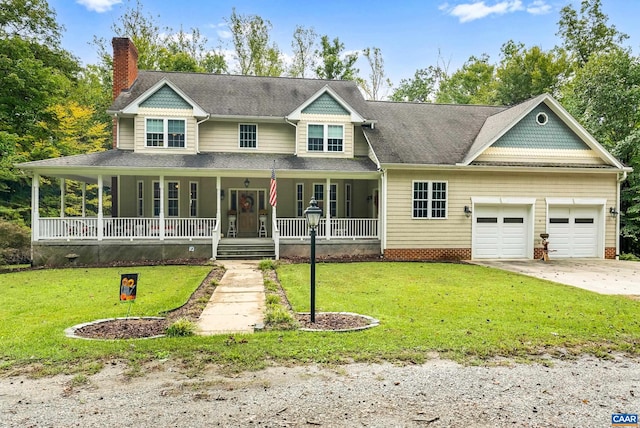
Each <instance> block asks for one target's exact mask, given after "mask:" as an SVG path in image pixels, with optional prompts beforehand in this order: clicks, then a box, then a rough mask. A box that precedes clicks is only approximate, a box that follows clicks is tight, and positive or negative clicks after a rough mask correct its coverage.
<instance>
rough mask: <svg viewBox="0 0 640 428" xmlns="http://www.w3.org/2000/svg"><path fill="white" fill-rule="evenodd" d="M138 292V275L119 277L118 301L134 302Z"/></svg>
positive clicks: (124, 274)
mask: <svg viewBox="0 0 640 428" xmlns="http://www.w3.org/2000/svg"><path fill="white" fill-rule="evenodd" d="M137 291H138V274H137V273H123V274H122V275H120V301H121V302H126V301H130V300H136V292H137Z"/></svg>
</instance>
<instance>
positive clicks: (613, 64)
mask: <svg viewBox="0 0 640 428" xmlns="http://www.w3.org/2000/svg"><path fill="white" fill-rule="evenodd" d="M563 94H564V96H563V103H564V105H565V107H566V108H567V110H569V112H570V113H571V114H572V115H573V116H574V117H576V119H577V120H578V121H579V122H580V123H581V124H582V125H583V126H584V127H585V128H586V129H587V130H588V131H589V132H590V133H591V134H592V135H593V136H594V137H595V138H596V139H597V140H598V141H599V142H601V143H602V144H603V145H604V146H605V147H606V148H607V149H609V150H610V151H612V152H613V154H614V155H616V156H617V157H618V159H620V160H621V161H622V162H623V163H625V164H626V165H629V166H631V167H632V168H634V172H633V173H631V174H630V175H629V177H628V179H627V181H625V182H624V183H623V185H622V192H621V211H622V215H621V217H620V222H621V233H622V237H623V240H622V247H623V249H624V250H625V251H628V252H634V253H636V254H640V241H639V240H638V239H639V237H640V112H639V111H638V109H637V108H636V106H638V105H639V104H640V61H639V59H638V58H637V57H634V56H633V55H631V52H630V51H629V50H628V49H622V48H612V49H610V50H607V51H604V52H601V53H598V54H592V55H591V56H590V57H589V61H588V62H587V63H586V64H585V65H584V66H583V67H582V68H581V69H579V70H577V72H576V75H575V77H574V79H573V80H572V82H571V84H570V85H567V86H566V87H565V88H564V91H563Z"/></svg>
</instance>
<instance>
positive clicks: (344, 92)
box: [109, 71, 368, 118]
mask: <svg viewBox="0 0 640 428" xmlns="http://www.w3.org/2000/svg"><path fill="white" fill-rule="evenodd" d="M162 79H167V80H168V81H170V82H171V83H172V84H174V85H175V86H177V87H178V88H180V90H181V91H182V92H184V93H185V95H187V96H188V97H190V98H191V99H192V100H193V101H194V102H196V103H197V104H198V105H199V106H200V107H201V108H202V109H204V110H205V111H206V112H207V113H209V114H211V115H212V116H245V117H247V116H249V117H251V116H252V117H285V116H286V115H288V114H290V113H291V112H293V111H294V110H295V109H297V108H298V107H300V105H301V104H303V103H304V102H305V101H307V100H308V99H309V98H310V97H311V96H312V95H314V94H315V93H316V92H318V91H319V90H320V89H322V88H323V87H324V86H326V85H328V86H329V87H331V89H332V90H334V91H335V92H336V93H337V94H338V95H339V96H340V97H341V98H342V99H343V100H344V101H345V102H346V103H348V104H349V105H350V106H351V107H352V108H353V109H355V110H356V111H357V112H358V113H359V114H360V115H361V116H363V117H365V118H367V117H368V106H367V103H366V102H365V100H364V98H363V97H362V94H361V93H360V90H359V89H358V86H357V84H356V83H355V82H353V81H346V80H319V79H296V78H286V77H261V76H236V75H227V74H206V73H177V72H164V71H140V72H139V73H138V78H137V79H136V81H135V82H134V84H133V86H132V87H131V90H130V91H126V92H122V93H121V94H120V95H119V96H118V98H116V100H115V101H114V103H113V104H112V105H111V107H110V108H109V111H120V110H122V109H124V108H125V107H126V106H127V105H129V104H130V103H132V102H133V101H135V100H136V99H137V98H138V97H140V96H141V95H142V94H144V92H145V91H147V90H149V89H150V88H152V87H153V86H154V85H155V84H157V83H158V82H160V81H161V80H162Z"/></svg>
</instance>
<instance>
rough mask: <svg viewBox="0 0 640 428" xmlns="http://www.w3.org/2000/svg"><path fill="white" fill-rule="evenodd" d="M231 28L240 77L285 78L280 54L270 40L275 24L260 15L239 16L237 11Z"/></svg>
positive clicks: (230, 23)
mask: <svg viewBox="0 0 640 428" xmlns="http://www.w3.org/2000/svg"><path fill="white" fill-rule="evenodd" d="M227 24H228V25H229V29H230V30H231V37H232V41H233V47H234V49H235V54H236V57H237V59H238V66H239V68H240V70H239V71H240V74H245V75H254V76H274V77H277V76H280V75H281V74H282V72H283V70H284V65H283V62H282V58H281V55H280V50H279V49H278V47H277V45H276V44H275V43H272V44H271V43H270V40H269V31H270V30H271V22H269V21H268V20H266V21H265V20H264V19H262V18H261V17H259V16H257V15H238V14H237V13H236V9H235V8H233V9H232V12H231V16H230V17H229V19H228V20H227Z"/></svg>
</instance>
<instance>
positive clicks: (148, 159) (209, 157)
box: [20, 150, 376, 173]
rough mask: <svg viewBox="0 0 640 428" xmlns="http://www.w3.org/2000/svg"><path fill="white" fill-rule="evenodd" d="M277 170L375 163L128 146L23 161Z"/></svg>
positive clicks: (364, 169) (363, 167)
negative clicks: (167, 151) (141, 150)
mask: <svg viewBox="0 0 640 428" xmlns="http://www.w3.org/2000/svg"><path fill="white" fill-rule="evenodd" d="M274 160H275V161H276V170H294V171H318V172H329V171H344V172H352V173H370V172H375V171H376V165H375V164H374V163H373V162H372V161H371V160H370V159H369V158H367V157H356V158H354V159H335V158H332V159H326V158H304V157H297V156H295V155H283V154H271V153H200V154H152V153H135V152H132V151H127V150H107V151H106V152H98V153H90V154H86V155H76V156H65V157H59V158H53V159H45V160H39V161H33V162H26V163H23V164H20V167H21V168H24V169H39V168H52V169H56V168H65V167H75V168H101V169H107V170H108V169H111V170H113V169H121V168H131V169H135V170H138V171H142V170H144V169H158V168H166V169H173V170H183V169H207V170H222V171H229V170H242V171H251V170H253V171H259V170H271V167H272V166H273V161H274Z"/></svg>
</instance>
